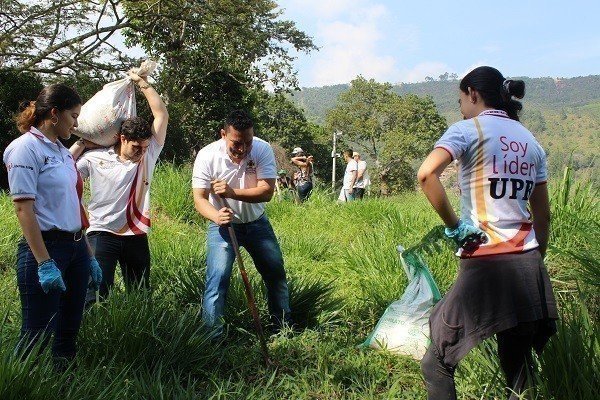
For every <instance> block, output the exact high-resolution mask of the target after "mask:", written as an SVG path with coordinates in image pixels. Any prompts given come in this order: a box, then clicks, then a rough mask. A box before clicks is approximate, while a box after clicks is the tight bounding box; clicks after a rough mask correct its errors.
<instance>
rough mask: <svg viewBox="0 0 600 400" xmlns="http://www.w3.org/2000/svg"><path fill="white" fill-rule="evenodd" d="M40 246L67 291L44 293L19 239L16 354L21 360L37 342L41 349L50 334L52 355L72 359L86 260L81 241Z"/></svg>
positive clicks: (84, 287) (24, 243)
mask: <svg viewBox="0 0 600 400" xmlns="http://www.w3.org/2000/svg"><path fill="white" fill-rule="evenodd" d="M44 243H45V244H46V248H47V249H48V253H49V254H50V257H51V258H52V259H53V260H54V261H55V262H56V265H57V266H58V269H60V271H61V273H62V278H63V280H64V282H65V286H66V287H67V291H66V292H62V293H60V292H50V293H48V294H46V293H44V291H43V290H42V286H41V285H40V282H39V278H38V263H37V261H36V260H35V257H34V256H33V253H32V252H31V249H30V248H29V245H28V244H27V241H26V240H25V239H24V238H22V239H21V240H20V241H19V244H18V252H17V284H18V286H19V295H20V298H21V313H22V317H23V322H22V325H21V335H20V337H19V343H18V344H17V349H16V350H17V352H19V353H20V354H22V356H23V357H25V356H26V355H27V354H29V352H30V351H31V350H32V348H33V346H34V345H35V344H36V343H37V342H38V341H39V340H42V343H41V348H44V347H46V346H47V345H48V342H49V340H50V336H51V334H52V333H53V334H54V342H53V343H52V355H53V356H54V357H56V358H66V359H72V358H74V357H75V352H76V347H75V340H76V338H77V333H78V332H79V327H80V325H81V319H82V317H83V306H84V301H85V293H86V290H87V286H88V278H89V276H90V256H89V253H88V250H87V246H86V244H85V240H79V241H74V240H72V239H71V240H63V239H60V240H51V241H47V240H45V241H44Z"/></svg>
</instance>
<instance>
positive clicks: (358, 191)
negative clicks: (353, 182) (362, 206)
mask: <svg viewBox="0 0 600 400" xmlns="http://www.w3.org/2000/svg"><path fill="white" fill-rule="evenodd" d="M364 195H365V189H364V188H354V198H355V199H356V200H362V198H363V197H364Z"/></svg>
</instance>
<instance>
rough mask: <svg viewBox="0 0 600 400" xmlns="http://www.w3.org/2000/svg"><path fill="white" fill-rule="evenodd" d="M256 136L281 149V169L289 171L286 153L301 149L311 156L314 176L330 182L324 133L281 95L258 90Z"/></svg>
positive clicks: (328, 155) (287, 154) (255, 113)
mask: <svg viewBox="0 0 600 400" xmlns="http://www.w3.org/2000/svg"><path fill="white" fill-rule="evenodd" d="M253 115H254V118H255V121H256V126H255V131H256V134H257V136H259V137H260V138H262V139H265V140H267V141H269V142H271V143H274V144H277V145H279V146H281V148H282V149H283V150H284V151H285V163H284V165H285V168H286V169H290V168H291V165H290V163H289V159H290V157H291V156H290V152H291V150H292V149H293V148H294V147H297V146H299V147H302V149H303V150H304V151H306V152H307V153H308V154H311V155H313V156H314V160H315V161H314V167H315V173H316V175H317V176H318V177H319V178H320V179H322V180H329V179H331V171H330V168H329V162H330V154H329V151H330V150H329V145H328V144H329V142H328V137H327V136H326V134H325V130H324V129H323V128H322V127H320V126H318V125H316V124H313V123H310V122H308V121H307V120H306V117H305V116H304V113H303V112H302V110H300V109H299V108H298V107H296V105H294V103H292V102H291V101H290V100H289V99H287V98H286V97H285V96H284V95H282V94H272V93H268V92H266V91H260V92H259V93H258V94H257V100H256V103H255V105H254V109H253Z"/></svg>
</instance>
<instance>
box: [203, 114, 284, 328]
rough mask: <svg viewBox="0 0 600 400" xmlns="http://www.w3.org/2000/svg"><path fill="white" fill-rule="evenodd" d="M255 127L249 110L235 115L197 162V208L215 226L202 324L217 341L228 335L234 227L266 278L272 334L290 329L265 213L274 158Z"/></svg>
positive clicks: (210, 235)
mask: <svg viewBox="0 0 600 400" xmlns="http://www.w3.org/2000/svg"><path fill="white" fill-rule="evenodd" d="M253 126H254V124H253V122H252V119H251V118H250V116H249V115H248V114H247V113H246V112H245V111H243V110H236V111H233V112H231V113H230V114H229V115H228V116H227V118H226V120H225V124H224V127H223V129H221V139H220V140H217V141H216V142H213V143H211V144H209V145H208V146H206V147H204V148H203V149H202V150H200V152H199V153H198V155H197V156H196V161H195V162H194V170H193V176H192V188H193V193H194V204H195V207H196V210H197V211H198V213H200V215H202V216H203V217H204V218H206V219H208V220H209V221H210V223H209V224H208V232H207V253H206V286H205V290H204V299H203V301H202V319H203V321H204V323H205V324H206V326H207V327H209V328H210V329H212V334H213V337H218V336H221V335H222V333H223V313H224V310H225V299H226V296H227V291H228V289H229V280H230V278H231V273H232V267H233V263H234V260H235V252H234V249H233V246H232V242H231V238H230V236H229V231H228V228H227V227H228V226H229V225H231V227H232V228H233V229H234V231H235V234H236V238H237V241H238V243H239V245H240V246H242V247H244V248H245V249H246V250H247V251H248V253H249V254H250V256H251V257H252V260H253V261H254V265H255V266H256V269H257V270H258V272H259V273H260V275H261V276H262V278H263V281H264V283H265V286H266V289H267V304H268V307H269V313H270V315H271V322H272V324H273V325H272V326H273V329H274V330H275V331H278V330H279V329H281V328H282V327H283V326H284V325H288V326H289V325H290V324H291V313H290V305H289V292H288V284H287V278H286V273H285V269H284V267H283V255H282V253H281V249H280V247H279V243H278V242H277V238H276V237H275V233H274V232H273V228H272V227H271V223H270V222H269V219H268V218H267V215H266V214H265V203H266V202H268V201H269V200H271V198H272V197H273V192H274V190H275V180H276V178H277V168H276V164H275V155H274V153H273V149H272V148H271V146H270V145H269V143H267V142H265V141H264V140H262V139H259V138H257V137H255V136H254V129H253Z"/></svg>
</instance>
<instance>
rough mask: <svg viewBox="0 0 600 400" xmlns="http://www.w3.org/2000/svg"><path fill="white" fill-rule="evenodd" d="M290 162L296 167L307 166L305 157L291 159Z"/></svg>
mask: <svg viewBox="0 0 600 400" xmlns="http://www.w3.org/2000/svg"><path fill="white" fill-rule="evenodd" d="M291 162H292V164H294V165H296V166H298V167H306V165H307V162H306V156H300V157H292V159H291Z"/></svg>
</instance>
